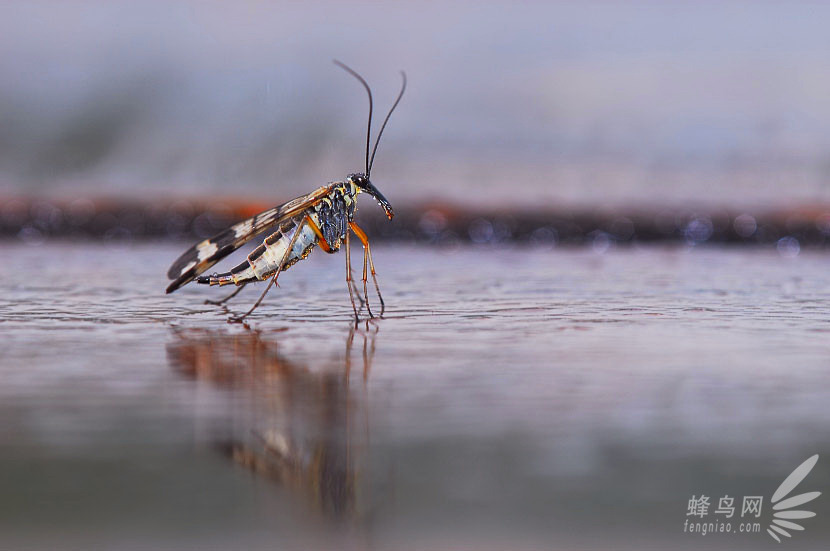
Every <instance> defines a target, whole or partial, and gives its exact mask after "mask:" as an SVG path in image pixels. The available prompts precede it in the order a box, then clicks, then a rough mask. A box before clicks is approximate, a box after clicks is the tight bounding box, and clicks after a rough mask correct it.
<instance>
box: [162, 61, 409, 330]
mask: <svg viewBox="0 0 830 551" xmlns="http://www.w3.org/2000/svg"><path fill="white" fill-rule="evenodd" d="M334 63H335V64H336V65H338V66H339V67H341V68H342V69H343V70H345V71H346V72H348V73H349V74H350V75H352V76H353V77H355V78H356V79H357V80H358V81H360V83H361V84H362V85H363V87H364V88H365V89H366V93H367V95H368V96H369V122H368V125H367V129H366V163H365V171H364V172H361V173H355V174H350V175H349V176H348V177H346V179H345V180H342V181H339V182H332V183H330V184H328V185H325V186H322V187H320V188H318V189H316V190H314V191H312V192H311V193H309V194H308V195H303V196H302V197H297V198H296V199H293V200H291V201H288V202H287V203H284V204H282V205H279V206H276V207H274V208H272V209H269V210H266V211H265V212H261V213H259V214H257V215H256V216H254V217H253V218H249V219H248V220H244V221H242V222H239V223H237V224H234V225H233V226H231V227H229V228H227V229H226V230H223V231H221V232H219V233H218V234H216V235H214V236H213V237H211V238H209V239H206V240H204V241H202V242H200V243H197V244H196V245H194V246H193V247H191V248H190V249H188V250H187V251H186V252H185V253H184V254H182V255H181V256H180V257H179V258H178V259H177V260H176V261H175V262H174V263H173V265H172V266H170V269H169V270H168V271H167V277H168V278H169V279H172V280H173V281H172V283H170V285H169V286H168V287H167V293H172V292H173V291H175V290H176V289H178V288H180V287H181V286H183V285H185V284H187V283H190V282H191V281H194V280H195V281H196V282H197V283H201V284H205V285H219V286H224V285H235V286H237V287H238V288H237V289H236V290H235V291H234V292H233V293H231V294H230V295H228V296H227V297H225V298H224V299H222V300H218V301H206V302H209V303H212V304H222V303H224V302H226V301H228V300H230V299H231V298H233V297H234V296H236V294H237V293H239V291H241V290H242V289H243V288H244V287H245V286H246V285H247V284H248V283H251V282H254V281H264V280H266V279H268V278H270V282H269V283H268V285H267V287H266V288H265V290H264V291H263V292H262V295H261V296H260V297H259V299H258V300H257V301H256V303H254V305H253V307H251V309H250V310H248V311H247V312H246V313H245V314H242V315H241V316H235V317H232V318H230V320H229V321H232V322H241V321H243V320H244V319H245V318H246V317H248V316H249V315H250V314H251V313H252V312H253V311H254V310H256V308H257V307H258V306H259V305H260V304H261V303H262V300H263V299H264V298H265V295H266V294H267V293H268V290H269V289H270V288H271V286H272V285H273V284H274V283H275V282H276V281H277V278H278V277H279V275H280V274H281V273H282V272H284V271H285V270H287V269H288V268H290V267H291V266H293V265H294V264H296V263H297V262H299V261H300V260H303V259H305V258H306V257H307V256H308V255H309V254H310V253H311V250H312V249H313V248H314V247H315V246H317V245H319V246H320V248H321V249H323V251H325V252H327V253H330V254H333V253H336V252H337V251H338V250H340V247H341V246H344V247H345V249H346V286H347V287H348V290H349V299H350V300H351V303H352V310H353V312H354V316H355V324H357V322H358V320H359V317H358V308H357V306H356V305H355V299H354V295H355V294H357V295H358V299H359V300H360V302H361V310H362V309H363V304H365V305H366V309H367V312H368V313H369V317H374V314H373V313H372V310H371V308H370V307H369V294H368V291H367V265H368V268H369V270H370V272H371V275H372V281H373V282H374V285H375V291H376V293H377V295H378V299H379V301H380V316H383V313H384V311H385V308H386V305H385V303H384V302H383V296H382V295H381V293H380V286H378V280H377V275H376V273H375V265H374V262H373V261H372V252H371V249H370V247H369V239H368V238H367V237H366V233H365V232H364V231H363V230H362V229H361V228H360V226H358V225H357V223H356V222H355V221H354V216H355V211H356V210H357V195H359V194H360V193H367V194H369V195H370V196H372V197H373V198H374V199H375V200H376V201H377V203H378V205H380V207H381V208H382V209H383V211H384V213H385V214H386V216H387V218H389V219H390V220H391V219H392V217H393V216H394V211H393V210H392V205H390V204H389V201H388V200H387V199H386V197H384V196H383V194H382V193H381V192H380V190H378V189H377V188H376V187H375V186H374V185H373V184H372V182H371V180H370V179H369V176H370V174H371V172H372V165H373V164H374V162H375V154H376V153H377V150H378V144H379V143H380V138H381V136H382V135H383V131H384V129H385V128H386V123H388V122H389V117H391V116H392V112H393V111H394V110H395V108H396V107H397V106H398V103H400V101H401V98H402V97H403V94H404V91H406V73H404V72H403V71H401V77H402V80H403V82H402V84H401V90H400V92H399V93H398V96H397V98H396V99H395V102H394V103H393V104H392V108H391V109H389V112H388V113H387V115H386V118H385V119H384V120H383V124H382V125H381V127H380V131H379V132H378V135H377V138H376V139H375V144H374V147H371V157H370V155H369V151H370V146H371V135H372V108H373V103H372V90H371V89H370V88H369V85H368V84H367V83H366V80H364V79H363V77H361V76H360V75H359V74H358V73H357V72H355V71H354V70H353V69H351V68H350V67H348V66H347V65H345V64H343V63H341V62H339V61H337V60H335V61H334ZM270 229H274V231H273V232H272V233H271V234H270V235H269V236H268V237H266V238H265V239H264V240H263V242H262V244H261V245H259V246H258V247H257V248H256V249H254V250H253V252H251V253H250V254H249V255H248V256H247V258H246V259H245V260H244V261H243V262H242V263H240V264H239V265H237V266H236V267H235V268H233V269H231V270H230V271H228V272H225V273H213V274H211V275H202V274H203V273H204V272H205V271H206V270H207V269H208V268H210V267H211V266H213V265H214V264H216V263H217V262H218V261H220V260H221V259H223V258H225V257H226V256H228V255H229V254H231V253H232V252H233V251H235V250H236V249H238V248H239V247H241V246H242V245H244V244H245V243H247V242H248V241H250V240H251V239H252V238H254V237H255V236H257V235H259V234H261V233H263V232H265V231H267V230H270ZM351 233H354V234H355V236H357V238H358V239H359V240H360V242H361V244H362V245H363V297H360V294H359V292H358V290H357V288H356V284H355V282H354V280H353V278H352V266H351V250H350V242H349V236H350V234H351Z"/></svg>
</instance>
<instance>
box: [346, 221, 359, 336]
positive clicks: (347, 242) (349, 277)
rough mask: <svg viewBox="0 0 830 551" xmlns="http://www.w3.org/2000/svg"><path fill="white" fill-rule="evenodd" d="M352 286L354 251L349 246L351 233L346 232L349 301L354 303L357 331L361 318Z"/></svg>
mask: <svg viewBox="0 0 830 551" xmlns="http://www.w3.org/2000/svg"><path fill="white" fill-rule="evenodd" d="M352 285H353V283H352V251H351V246H350V245H349V232H346V287H348V289H349V300H351V301H352V310H354V327H355V329H357V322H358V321H359V320H360V318H358V317H357V307H356V306H355V305H354V296H353V292H352Z"/></svg>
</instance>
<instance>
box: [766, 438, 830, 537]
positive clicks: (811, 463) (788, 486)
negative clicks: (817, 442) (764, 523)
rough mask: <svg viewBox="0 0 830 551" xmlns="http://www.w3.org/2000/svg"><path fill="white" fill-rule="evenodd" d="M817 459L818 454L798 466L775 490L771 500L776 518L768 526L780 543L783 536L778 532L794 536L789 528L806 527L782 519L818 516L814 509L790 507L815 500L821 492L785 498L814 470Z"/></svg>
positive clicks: (772, 535)
mask: <svg viewBox="0 0 830 551" xmlns="http://www.w3.org/2000/svg"><path fill="white" fill-rule="evenodd" d="M817 461H818V454H816V455H814V456H812V457H810V458H809V459H807V461H805V462H804V463H802V464H801V465H799V466H798V467H796V468H795V470H794V471H793V472H791V473H790V476H788V477H787V478H785V479H784V482H782V483H781V485H780V486H779V487H778V489H777V490H775V493H774V494H772V499H771V500H770V501H771V502H772V503H773V507H772V509H773V510H774V511H776V512H775V513H773V515H772V516H773V517H775V518H773V519H772V523H770V525H769V528H767V533H768V534H769V535H770V537H771V538H772V539H774V540H775V541H777V542H778V543H781V538H779V537H778V534H781V535H782V536H785V537H788V538H789V537H792V535H791V534H790V533H789V532H787V530H786V529H787V528H788V529H790V530H804V527H803V526H801V525H800V524H796V523H795V522H791V521H789V520H781V519H801V518H811V517H814V516H816V514H815V513H814V512H812V511H800V510H796V511H790V510H788V509H792V508H793V507H798V506H799V505H804V504H805V503H808V502H810V501H813V500H814V499H816V498H817V497H818V496H820V495H821V492H806V493H803V494H799V495H797V496H792V497H790V498H787V499H784V498H786V497H787V495H789V493H790V492H792V491H793V490H795V487H796V486H798V485H799V484H800V483H801V481H802V480H804V479H805V478H806V477H807V475H808V474H810V471H812V470H813V467H815V466H816V462H817ZM782 500H783V501H782ZM776 532H777V533H776Z"/></svg>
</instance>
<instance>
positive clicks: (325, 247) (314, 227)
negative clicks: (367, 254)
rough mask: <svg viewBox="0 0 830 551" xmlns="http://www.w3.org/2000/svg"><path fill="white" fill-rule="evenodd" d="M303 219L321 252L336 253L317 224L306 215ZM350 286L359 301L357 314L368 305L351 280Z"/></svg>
mask: <svg viewBox="0 0 830 551" xmlns="http://www.w3.org/2000/svg"><path fill="white" fill-rule="evenodd" d="M305 219H306V223H307V224H308V225H309V227H310V228H311V230H312V231H313V232H314V234H315V235H316V236H317V241H318V242H319V243H320V248H321V249H323V251H325V252H327V253H336V252H337V251H335V250H333V249H332V248H331V245H329V242H328V241H326V238H325V237H324V236H323V232H322V230H320V227H319V226H318V225H317V224H315V223H314V220H312V219H311V217H310V216H308V215H306V217H305ZM349 270H350V271H351V264H350V265H349ZM351 285H352V291H354V294H355V295H357V300H359V301H360V309H359V310H358V313H359V312H360V311H361V310H363V305H364V304H368V303H367V302H365V301H364V300H363V297H362V296H360V293H358V292H357V285H356V284H355V282H354V280H352V283H351ZM353 300H354V299H353Z"/></svg>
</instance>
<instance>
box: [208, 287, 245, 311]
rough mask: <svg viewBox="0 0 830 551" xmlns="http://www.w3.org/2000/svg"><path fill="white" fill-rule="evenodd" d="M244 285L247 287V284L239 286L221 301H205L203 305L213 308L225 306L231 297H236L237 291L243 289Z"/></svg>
mask: <svg viewBox="0 0 830 551" xmlns="http://www.w3.org/2000/svg"><path fill="white" fill-rule="evenodd" d="M246 285H247V283H243V284H242V285H240V286H239V288H238V289H236V290H235V291H234V292H233V293H231V294H229V295H228V296H226V297H225V298H222V299H219V300H211V299H205V304H213V305H215V306H221V305H223V304H225V303H226V302H228V301H229V300H230V299H232V298H233V297H235V296H236V295H238V294H239V291H241V290H242V289H244V288H245V286H246Z"/></svg>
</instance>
